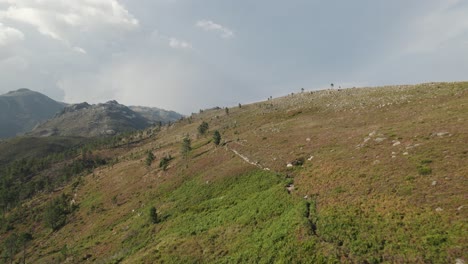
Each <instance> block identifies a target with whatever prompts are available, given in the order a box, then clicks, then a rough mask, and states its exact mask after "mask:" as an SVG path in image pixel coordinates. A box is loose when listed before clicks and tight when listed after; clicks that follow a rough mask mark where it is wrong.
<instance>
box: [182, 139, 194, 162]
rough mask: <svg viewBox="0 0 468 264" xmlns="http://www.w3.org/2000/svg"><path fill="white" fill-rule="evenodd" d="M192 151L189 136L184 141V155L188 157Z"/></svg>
mask: <svg viewBox="0 0 468 264" xmlns="http://www.w3.org/2000/svg"><path fill="white" fill-rule="evenodd" d="M191 150H192V141H191V140H190V138H189V137H188V136H186V137H184V139H183V140H182V155H183V156H185V157H186V156H187V155H188V154H189V152H190V151H191Z"/></svg>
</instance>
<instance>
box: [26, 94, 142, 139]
mask: <svg viewBox="0 0 468 264" xmlns="http://www.w3.org/2000/svg"><path fill="white" fill-rule="evenodd" d="M149 125H150V122H148V120H147V119H146V118H144V117H143V116H141V115H140V114H139V113H136V112H134V111H132V110H131V109H130V108H128V107H126V106H124V105H121V104H119V103H118V102H117V101H109V102H107V103H104V104H97V105H90V104H88V103H86V102H85V103H80V104H74V105H71V106H68V107H65V108H64V109H63V110H62V111H61V112H60V113H58V114H57V115H56V116H55V117H54V118H52V119H50V120H48V121H47V122H45V123H43V124H41V125H39V126H38V127H36V128H35V129H34V130H33V131H32V132H31V135H33V136H52V135H54V136H55V135H59V136H83V137H95V136H103V135H114V134H116V133H121V132H126V131H133V130H138V129H144V128H146V127H148V126H149Z"/></svg>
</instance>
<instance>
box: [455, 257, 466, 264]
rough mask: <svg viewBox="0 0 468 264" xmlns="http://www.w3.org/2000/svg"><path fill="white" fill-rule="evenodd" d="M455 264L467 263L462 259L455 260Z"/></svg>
mask: <svg viewBox="0 0 468 264" xmlns="http://www.w3.org/2000/svg"><path fill="white" fill-rule="evenodd" d="M455 264H465V261H464V260H463V259H461V258H457V259H455Z"/></svg>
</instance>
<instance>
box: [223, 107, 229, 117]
mask: <svg viewBox="0 0 468 264" xmlns="http://www.w3.org/2000/svg"><path fill="white" fill-rule="evenodd" d="M224 111H225V112H226V115H229V108H227V107H226V108H224Z"/></svg>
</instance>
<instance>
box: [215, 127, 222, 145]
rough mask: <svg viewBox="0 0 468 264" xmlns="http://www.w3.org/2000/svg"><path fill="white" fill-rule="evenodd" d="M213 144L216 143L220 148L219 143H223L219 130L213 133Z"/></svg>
mask: <svg viewBox="0 0 468 264" xmlns="http://www.w3.org/2000/svg"><path fill="white" fill-rule="evenodd" d="M213 143H215V145H216V146H218V145H219V143H221V134H220V133H219V131H218V130H216V131H215V132H214V133H213Z"/></svg>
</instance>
